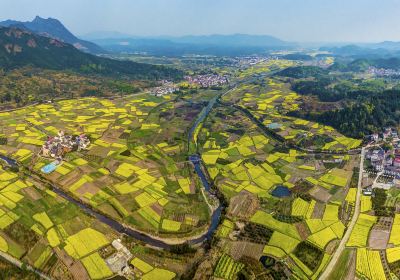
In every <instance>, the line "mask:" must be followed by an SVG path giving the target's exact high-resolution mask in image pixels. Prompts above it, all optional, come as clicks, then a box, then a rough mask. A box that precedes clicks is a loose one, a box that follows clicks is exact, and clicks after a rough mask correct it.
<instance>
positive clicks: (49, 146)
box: [40, 130, 90, 160]
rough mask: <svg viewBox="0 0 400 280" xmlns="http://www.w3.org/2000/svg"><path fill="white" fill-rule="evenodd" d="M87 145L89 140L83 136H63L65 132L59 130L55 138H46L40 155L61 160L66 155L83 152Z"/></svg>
mask: <svg viewBox="0 0 400 280" xmlns="http://www.w3.org/2000/svg"><path fill="white" fill-rule="evenodd" d="M89 145H90V140H89V138H88V137H87V136H86V135H85V134H81V135H78V136H72V135H65V132H64V131H61V130H60V131H59V132H58V134H57V136H48V137H47V141H46V142H45V143H44V144H43V146H42V149H41V151H40V154H41V155H42V156H44V157H49V158H55V159H58V160H62V158H63V157H64V155H65V154H66V153H69V152H71V151H76V150H77V151H80V150H85V149H87V148H88V147H89Z"/></svg>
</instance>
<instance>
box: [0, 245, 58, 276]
mask: <svg viewBox="0 0 400 280" xmlns="http://www.w3.org/2000/svg"><path fill="white" fill-rule="evenodd" d="M0 258H3V259H5V260H6V261H8V262H10V263H12V264H13V265H15V266H17V267H19V268H22V265H23V263H22V262H21V261H20V260H19V259H16V258H14V257H12V256H10V255H9V254H6V253H3V252H1V251H0ZM26 269H27V270H29V271H32V272H34V273H36V274H37V275H38V276H40V278H43V279H45V280H51V278H49V277H48V276H47V275H45V274H43V273H42V272H40V271H39V270H37V269H35V268H33V267H32V266H30V265H26Z"/></svg>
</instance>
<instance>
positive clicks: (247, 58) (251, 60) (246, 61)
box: [238, 56, 276, 66]
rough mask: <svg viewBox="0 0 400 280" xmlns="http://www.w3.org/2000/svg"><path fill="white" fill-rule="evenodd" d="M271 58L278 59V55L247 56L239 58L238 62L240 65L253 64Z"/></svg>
mask: <svg viewBox="0 0 400 280" xmlns="http://www.w3.org/2000/svg"><path fill="white" fill-rule="evenodd" d="M269 59H276V57H274V58H271V57H268V58H267V57H265V56H245V57H240V58H238V64H239V65H240V66H253V65H256V64H258V63H261V62H265V61H268V60H269Z"/></svg>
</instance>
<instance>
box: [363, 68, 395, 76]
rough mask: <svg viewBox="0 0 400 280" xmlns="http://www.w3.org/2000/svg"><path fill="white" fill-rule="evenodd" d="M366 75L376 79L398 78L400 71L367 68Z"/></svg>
mask: <svg viewBox="0 0 400 280" xmlns="http://www.w3.org/2000/svg"><path fill="white" fill-rule="evenodd" d="M367 73H368V74H371V75H374V76H377V77H390V76H400V71H398V70H394V69H384V68H376V67H373V66H370V67H368V69H367Z"/></svg>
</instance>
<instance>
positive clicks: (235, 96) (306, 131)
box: [223, 78, 361, 170]
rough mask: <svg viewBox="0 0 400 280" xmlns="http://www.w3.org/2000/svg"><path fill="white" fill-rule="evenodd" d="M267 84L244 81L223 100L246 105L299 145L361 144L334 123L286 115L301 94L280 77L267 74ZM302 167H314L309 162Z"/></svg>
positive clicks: (325, 147) (348, 147) (322, 147)
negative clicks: (340, 131)
mask: <svg viewBox="0 0 400 280" xmlns="http://www.w3.org/2000/svg"><path fill="white" fill-rule="evenodd" d="M264 84H265V85H263V86H261V85H247V84H244V85H241V86H240V87H239V88H238V89H236V90H235V91H233V92H231V93H229V94H228V95H225V96H224V99H223V100H224V101H226V102H229V103H237V104H239V105H240V106H242V107H244V108H246V109H247V110H249V112H251V114H253V115H254V116H255V117H256V118H258V119H259V120H262V122H263V124H264V125H265V126H266V127H267V128H268V129H270V130H271V131H273V132H274V133H275V134H276V135H278V136H279V137H281V138H282V139H284V140H286V141H289V142H291V143H295V144H296V145H299V146H303V147H306V148H313V149H320V150H334V151H339V150H351V149H355V148H357V147H359V146H360V145H361V140H357V139H352V138H347V137H345V136H343V135H341V134H340V133H338V132H337V131H335V130H334V129H333V128H332V127H329V126H324V125H320V124H318V123H314V122H310V121H307V120H302V119H298V118H293V117H289V116H287V115H286V113H287V112H291V111H295V110H298V109H299V100H300V96H299V95H297V94H296V93H294V92H292V91H291V90H290V88H289V85H287V84H284V83H282V82H281V81H279V80H276V79H271V78H267V79H266V80H265V83H264ZM302 168H305V169H309V170H313V169H314V167H313V166H308V165H306V166H303V167H302Z"/></svg>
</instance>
